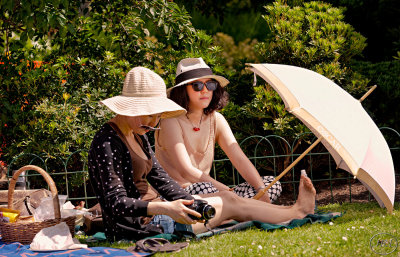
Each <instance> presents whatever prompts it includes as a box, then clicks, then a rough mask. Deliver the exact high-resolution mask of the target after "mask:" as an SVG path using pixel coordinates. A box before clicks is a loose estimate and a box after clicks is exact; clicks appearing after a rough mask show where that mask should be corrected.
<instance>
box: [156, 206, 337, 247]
mask: <svg viewBox="0 0 400 257" xmlns="http://www.w3.org/2000/svg"><path fill="white" fill-rule="evenodd" d="M343 214H344V213H341V212H328V213H322V212H320V213H316V214H308V215H307V216H306V217H304V218H303V219H293V220H291V221H290V222H288V223H286V224H271V223H265V222H261V221H256V220H253V221H245V222H237V221H232V222H230V223H227V224H225V225H223V226H220V227H217V228H214V229H212V230H209V231H207V232H204V233H201V234H197V235H195V238H193V239H196V240H197V239H201V238H206V237H210V236H214V235H219V234H224V233H228V232H233V231H241V230H246V229H249V228H252V227H255V228H258V229H261V230H266V231H270V230H275V229H284V228H286V229H293V228H297V227H301V226H303V225H305V224H315V223H326V222H328V221H330V220H333V219H335V218H338V217H341V216H343ZM182 236H185V234H181V235H180V234H159V235H156V236H153V238H165V239H167V240H169V241H178V240H182Z"/></svg>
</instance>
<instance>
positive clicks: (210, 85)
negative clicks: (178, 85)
mask: <svg viewBox="0 0 400 257" xmlns="http://www.w3.org/2000/svg"><path fill="white" fill-rule="evenodd" d="M189 85H192V88H193V90H194V91H197V92H198V91H201V90H203V88H204V86H206V88H207V89H208V91H214V90H215V89H217V87H218V85H219V83H218V82H217V81H215V80H210V81H207V82H206V83H203V82H200V81H195V82H192V83H190V84H189Z"/></svg>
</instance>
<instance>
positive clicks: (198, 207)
mask: <svg viewBox="0 0 400 257" xmlns="http://www.w3.org/2000/svg"><path fill="white" fill-rule="evenodd" d="M187 207H188V208H190V209H192V210H194V211H196V212H198V213H200V214H201V217H200V218H198V217H196V216H193V215H190V214H189V217H190V218H191V219H194V220H209V219H211V218H213V217H214V216H215V208H214V207H212V206H211V205H209V204H208V203H207V201H204V200H200V199H195V200H194V202H193V203H192V204H191V205H188V206H187Z"/></svg>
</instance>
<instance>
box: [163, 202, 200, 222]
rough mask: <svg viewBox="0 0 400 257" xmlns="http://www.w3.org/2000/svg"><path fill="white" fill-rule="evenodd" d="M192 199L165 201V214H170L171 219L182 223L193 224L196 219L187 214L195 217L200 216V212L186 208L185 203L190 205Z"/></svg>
mask: <svg viewBox="0 0 400 257" xmlns="http://www.w3.org/2000/svg"><path fill="white" fill-rule="evenodd" d="M193 201H194V200H182V199H180V200H176V201H172V202H166V203H165V204H167V206H166V207H167V208H166V211H167V213H166V215H168V216H170V217H171V218H172V219H173V220H175V221H176V222H178V223H182V224H195V223H196V222H197V221H196V220H193V219H191V218H190V217H189V216H188V214H191V215H193V216H195V217H199V218H200V217H201V214H200V213H198V212H196V211H194V210H192V209H190V208H188V207H187V205H191V204H192V203H193Z"/></svg>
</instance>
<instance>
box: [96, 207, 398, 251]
mask: <svg viewBox="0 0 400 257" xmlns="http://www.w3.org/2000/svg"><path fill="white" fill-rule="evenodd" d="M399 207H400V206H399V204H398V203H397V204H396V205H395V210H394V212H393V215H389V214H388V213H387V212H386V209H381V208H380V207H379V206H378V205H377V204H376V203H344V204H342V205H339V204H331V205H327V206H323V207H319V209H320V210H322V211H332V212H345V214H344V215H343V216H342V217H339V218H337V219H335V220H333V221H332V222H331V223H324V224H313V225H310V224H307V225H304V226H302V227H300V228H295V229H289V230H286V229H285V230H275V231H272V232H266V231H260V230H258V229H249V230H246V231H240V232H233V233H227V234H223V235H216V236H213V237H211V238H208V239H203V240H201V241H199V242H194V241H193V242H190V245H189V247H187V248H186V249H183V250H181V251H180V252H177V253H172V254H171V253H165V254H161V253H159V254H157V256H171V255H173V256H213V257H216V256H221V257H222V256H223V257H225V256H380V254H377V253H375V252H374V251H372V249H371V247H370V240H371V238H372V237H373V236H374V235H376V234H377V233H388V234H390V235H391V236H393V237H394V238H396V239H397V240H398V241H399V244H400V233H399V232H400V211H399V209H400V208H399ZM379 237H381V236H377V237H375V240H373V241H372V242H373V243H374V249H375V250H379V251H381V252H385V251H386V252H387V251H389V250H393V249H395V248H394V247H395V245H394V244H392V247H390V246H389V245H383V244H381V245H378V246H377V245H376V242H377V240H376V239H378V238H379ZM390 238H391V237H388V236H387V235H383V236H382V238H381V239H383V240H386V241H384V242H389V239H390ZM392 242H393V243H394V242H395V241H392ZM101 246H111V247H116V248H127V247H128V245H121V244H111V245H110V244H102V245H101ZM388 256H400V246H399V247H398V248H397V249H395V250H394V251H393V253H391V254H389V255H388Z"/></svg>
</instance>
